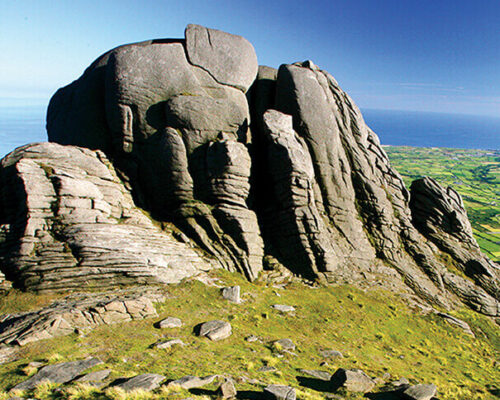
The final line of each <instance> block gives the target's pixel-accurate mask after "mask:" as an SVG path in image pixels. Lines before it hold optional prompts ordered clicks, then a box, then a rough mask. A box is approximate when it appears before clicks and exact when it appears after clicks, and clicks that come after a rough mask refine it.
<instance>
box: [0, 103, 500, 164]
mask: <svg viewBox="0 0 500 400" xmlns="http://www.w3.org/2000/svg"><path fill="white" fill-rule="evenodd" d="M362 112H363V116H364V118H365V121H366V123H367V124H368V126H370V128H371V129H373V131H374V132H375V133H377V135H378V136H379V138H380V142H381V143H382V144H383V145H393V146H413V147H450V148H462V149H482V150H499V149H500V118H494V117H488V116H473V115H460V114H441V113H430V112H416V111H396V110H375V109H362ZM45 114H46V106H45V105H20V104H14V105H12V106H5V105H3V104H0V157H3V156H4V155H6V154H7V153H9V152H10V151H12V150H13V149H14V148H16V147H19V146H22V145H23V144H26V143H31V142H43V141H46V140H47V135H46V131H45Z"/></svg>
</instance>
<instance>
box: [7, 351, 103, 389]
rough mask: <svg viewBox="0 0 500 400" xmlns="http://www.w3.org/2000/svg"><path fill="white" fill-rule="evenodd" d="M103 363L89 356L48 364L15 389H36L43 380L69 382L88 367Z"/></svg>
mask: <svg viewBox="0 0 500 400" xmlns="http://www.w3.org/2000/svg"><path fill="white" fill-rule="evenodd" d="M101 363H102V361H100V360H99V359H97V358H87V359H86V360H80V361H70V362H64V363H59V364H54V365H47V366H45V367H43V368H41V369H40V370H39V371H38V372H37V373H36V374H35V375H33V376H32V377H31V378H29V379H28V380H26V381H24V382H21V383H19V384H18V385H16V386H14V387H13V390H30V389H34V388H35V387H36V386H37V385H38V384H40V383H42V382H52V383H67V382H69V381H71V380H73V379H75V378H76V377H77V376H78V375H80V374H81V373H82V372H83V371H85V370H86V369H89V368H92V367H94V366H96V365H98V364H101Z"/></svg>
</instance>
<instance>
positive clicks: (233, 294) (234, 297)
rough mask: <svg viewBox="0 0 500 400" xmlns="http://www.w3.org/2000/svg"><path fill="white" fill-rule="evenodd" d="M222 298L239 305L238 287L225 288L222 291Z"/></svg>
mask: <svg viewBox="0 0 500 400" xmlns="http://www.w3.org/2000/svg"><path fill="white" fill-rule="evenodd" d="M222 297H223V298H225V299H226V300H229V301H231V302H233V303H241V298H240V287H239V286H231V287H225V288H223V289H222Z"/></svg>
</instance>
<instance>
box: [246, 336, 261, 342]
mask: <svg viewBox="0 0 500 400" xmlns="http://www.w3.org/2000/svg"><path fill="white" fill-rule="evenodd" d="M245 340H246V341H247V342H250V343H251V342H256V341H257V340H259V338H258V337H257V336H255V335H250V336H247V337H246V338H245Z"/></svg>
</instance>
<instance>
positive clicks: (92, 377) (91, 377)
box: [75, 369, 111, 383]
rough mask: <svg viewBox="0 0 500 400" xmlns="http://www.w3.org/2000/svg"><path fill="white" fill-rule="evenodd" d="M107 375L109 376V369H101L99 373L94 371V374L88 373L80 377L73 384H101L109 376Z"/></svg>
mask: <svg viewBox="0 0 500 400" xmlns="http://www.w3.org/2000/svg"><path fill="white" fill-rule="evenodd" d="M109 374H111V370H110V369H103V370H101V371H94V372H90V373H88V374H85V375H83V376H81V377H80V378H78V379H76V380H75V382H80V383H87V382H88V383H93V382H101V381H103V380H104V379H106V378H107V377H108V376H109Z"/></svg>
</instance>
